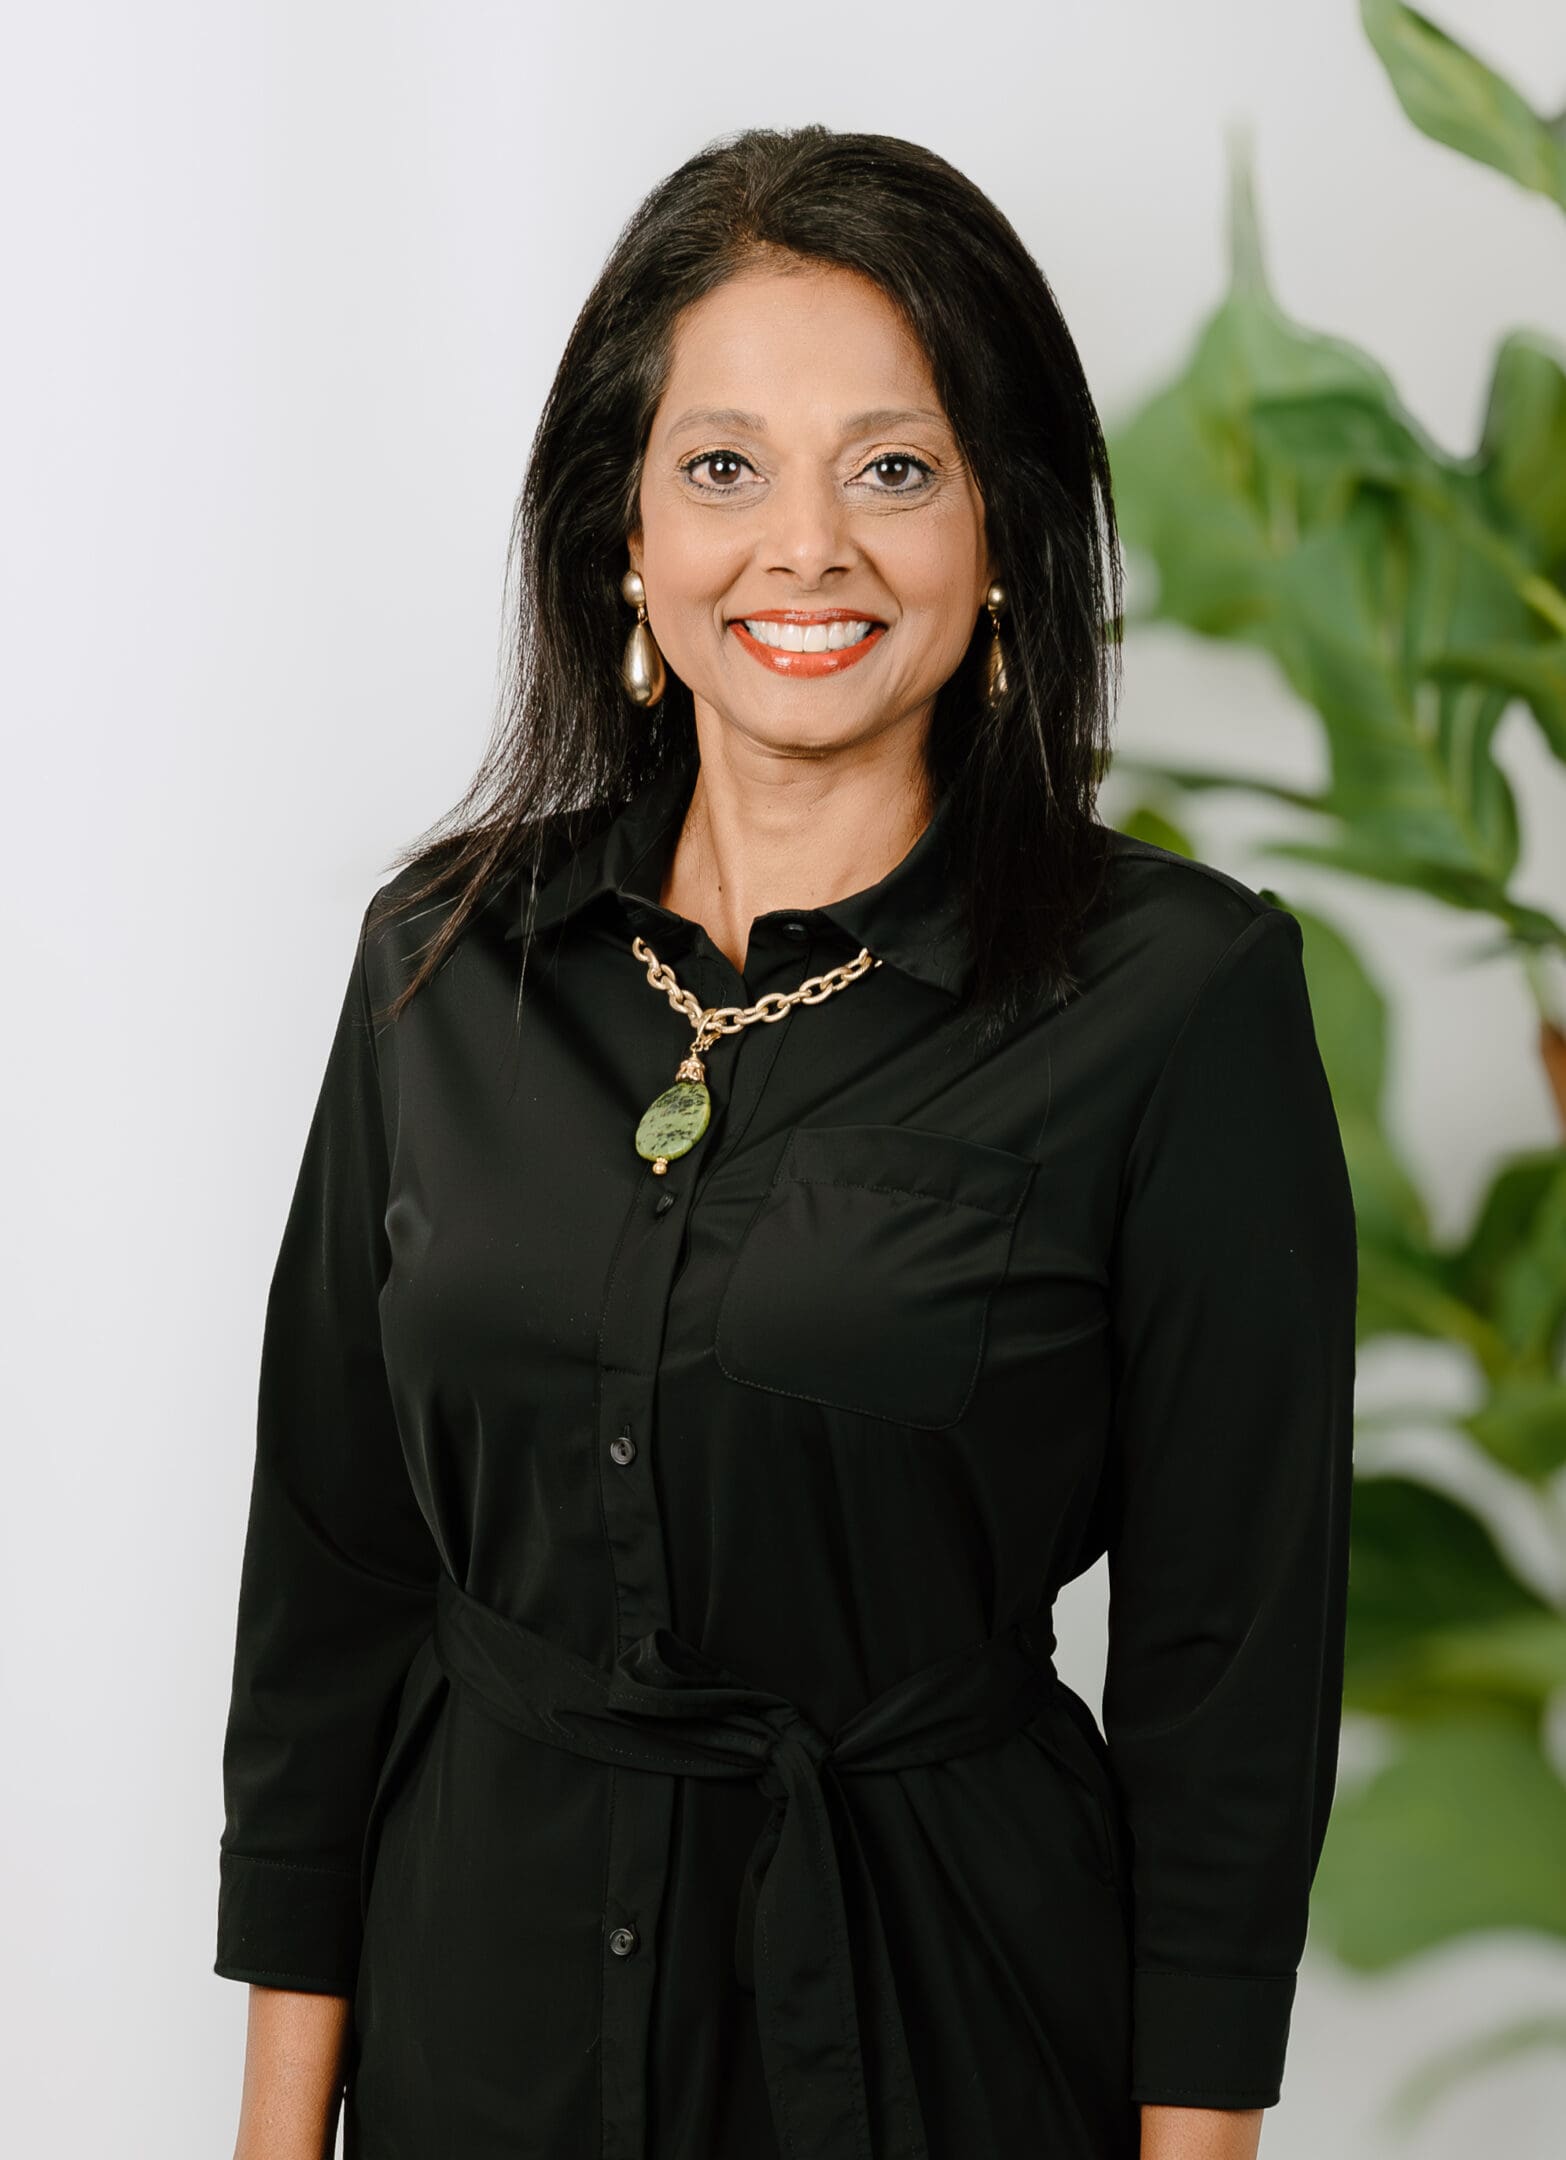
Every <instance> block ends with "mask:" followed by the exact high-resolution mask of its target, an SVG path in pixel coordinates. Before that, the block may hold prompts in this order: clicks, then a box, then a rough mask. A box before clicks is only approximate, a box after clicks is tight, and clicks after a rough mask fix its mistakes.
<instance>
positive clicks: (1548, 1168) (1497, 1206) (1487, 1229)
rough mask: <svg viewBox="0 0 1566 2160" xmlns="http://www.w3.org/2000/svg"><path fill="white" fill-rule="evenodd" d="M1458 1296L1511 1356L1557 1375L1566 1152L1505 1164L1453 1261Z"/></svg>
mask: <svg viewBox="0 0 1566 2160" xmlns="http://www.w3.org/2000/svg"><path fill="white" fill-rule="evenodd" d="M1446 1275H1447V1282H1448V1286H1449V1288H1450V1289H1451V1291H1452V1294H1453V1295H1454V1296H1455V1297H1459V1298H1461V1299H1462V1300H1463V1301H1464V1302H1465V1303H1466V1304H1469V1305H1471V1306H1473V1307H1474V1309H1475V1310H1476V1311H1478V1312H1482V1313H1484V1314H1485V1315H1486V1316H1487V1317H1489V1318H1490V1319H1492V1320H1493V1321H1494V1324H1495V1326H1496V1329H1497V1332H1498V1334H1499V1335H1500V1337H1501V1340H1502V1341H1503V1342H1504V1344H1505V1345H1506V1348H1507V1351H1508V1353H1509V1355H1510V1358H1511V1359H1512V1360H1514V1361H1516V1362H1518V1363H1528V1362H1531V1363H1532V1364H1533V1365H1534V1366H1535V1367H1536V1368H1538V1370H1537V1372H1536V1374H1535V1377H1546V1376H1547V1374H1546V1369H1548V1371H1549V1372H1553V1369H1554V1366H1555V1363H1556V1361H1557V1360H1558V1358H1559V1356H1560V1354H1561V1347H1560V1336H1561V1332H1562V1329H1563V1327H1566V1148H1542V1149H1538V1150H1534V1151H1531V1152H1529V1153H1528V1154H1526V1155H1522V1156H1517V1157H1514V1158H1513V1159H1512V1160H1511V1161H1510V1162H1508V1163H1507V1164H1505V1165H1504V1166H1503V1168H1502V1169H1501V1171H1500V1172H1499V1174H1498V1175H1497V1177H1496V1178H1495V1180H1494V1182H1493V1183H1492V1185H1491V1187H1490V1190H1489V1192H1488V1194H1487V1195H1486V1197H1485V1199H1484V1201H1483V1203H1482V1205H1481V1207H1480V1210H1479V1214H1478V1217H1477V1219H1476V1221H1475V1224H1474V1227H1473V1230H1472V1232H1471V1234H1470V1236H1469V1237H1468V1239H1467V1241H1466V1243H1465V1244H1463V1245H1462V1246H1461V1247H1459V1248H1458V1250H1457V1251H1455V1252H1454V1253H1453V1254H1452V1256H1451V1258H1450V1261H1449V1262H1448V1264H1447V1270H1446Z"/></svg>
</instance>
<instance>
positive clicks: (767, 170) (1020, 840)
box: [387, 126, 1122, 1033]
mask: <svg viewBox="0 0 1566 2160" xmlns="http://www.w3.org/2000/svg"><path fill="white" fill-rule="evenodd" d="M790 259H797V261H798V262H799V265H800V267H801V268H805V267H810V266H814V265H817V264H837V265H841V266H844V267H846V268H849V269H852V270H856V271H858V272H860V273H861V274H862V275H863V276H865V277H867V278H870V279H873V280H874V281H875V283H876V284H877V285H879V286H880V287H881V289H882V290H883V291H884V292H885V293H886V294H887V295H888V297H889V298H890V299H891V300H892V301H893V302H894V303H895V304H896V305H897V306H898V307H899V308H900V309H901V310H902V312H903V314H904V316H905V318H906V320H907V321H908V323H909V325H910V327H911V329H912V331H913V333H914V334H915V336H917V338H918V339H919V341H920V344H921V345H922V347H923V349H924V351H925V353H926V355H927V357H928V360H929V363H930V368H931V372H932V375H933V377H934V380H935V383H936V387H937V389H938V391H939V395H940V398H941V403H942V405H943V406H944V408H945V411H946V414H947V417H948V419H949V420H950V422H951V425H952V427H953V429H954V431H955V433H956V437H957V440H958V443H959V445H960V447H961V450H962V453H963V455H964V457H965V458H966V459H967V461H968V464H969V466H970V468H971V470H972V472H973V475H974V478H975V481H976V482H977V485H978V487H979V490H980V492H981V494H982V496H983V499H984V507H985V515H986V523H987V532H988V536H989V539H990V543H991V548H992V551H993V557H994V561H995V563H996V565H997V570H998V574H999V576H1000V577H1001V579H1002V580H1003V581H1004V583H1005V586H1006V591H1007V597H1008V607H1007V611H1006V613H1005V614H1004V615H1003V617H1002V636H1003V639H1004V645H1005V656H1006V670H1007V676H1008V690H1007V694H1006V697H1005V698H1004V700H1003V701H1002V703H1001V704H1000V706H999V707H998V708H995V709H991V708H990V707H989V706H988V705H987V702H986V700H985V697H984V693H983V669H984V658H985V649H986V645H987V643H988V638H989V635H990V625H989V618H988V617H987V616H986V615H984V614H982V613H981V614H980V616H979V618H978V621H977V623H976V626H975V634H974V637H973V639H972V640H971V642H970V644H969V647H968V650H967V652H966V654H965V655H964V657H963V660H962V662H961V663H960V665H959V666H958V668H957V670H956V672H955V673H954V674H953V675H952V676H951V678H950V679H949V680H948V681H947V682H946V683H944V684H943V685H942V687H941V689H940V691H939V693H938V695H937V698H936V703H935V708H934V712H933V716H932V720H931V726H930V732H929V736H928V738H927V747H926V758H927V763H928V766H929V770H930V775H931V780H932V783H933V785H934V787H935V789H936V790H937V792H939V793H941V794H943V795H945V794H948V793H949V796H950V810H949V818H950V828H951V837H952V844H953V856H952V861H953V866H954V874H955V875H957V876H958V877H959V879H960V881H961V886H962V892H963V907H964V912H965V915H966V920H967V927H968V930H969V934H970V937H971V940H972V949H973V956H974V963H975V964H974V974H973V979H972V982H971V985H970V989H969V993H968V1008H969V1017H970V1018H977V1020H978V1021H979V1024H980V1027H981V1032H983V1033H989V1032H991V1031H992V1030H998V1029H999V1028H1002V1027H1004V1026H1005V1025H1006V1024H1007V1023H1008V1022H1009V1021H1010V1020H1011V1019H1012V1018H1014V1017H1015V1015H1016V1014H1017V1013H1018V1012H1019V1011H1021V1010H1022V1009H1023V1006H1024V1004H1026V1003H1031V1002H1032V1001H1033V1000H1034V999H1036V998H1037V996H1038V995H1039V993H1040V991H1041V990H1042V991H1044V992H1045V994H1046V995H1050V994H1052V995H1055V996H1060V995H1063V994H1065V993H1066V992H1068V991H1069V990H1071V989H1072V988H1074V987H1075V981H1076V978H1075V976H1074V973H1073V970H1072V967H1071V949H1072V942H1073V934H1074V932H1075V930H1076V927H1077V925H1078V924H1079V923H1080V921H1081V919H1082V918H1083V916H1084V914H1085V913H1086V912H1087V910H1088V909H1089V908H1090V906H1091V904H1092V902H1093V900H1094V898H1095V897H1096V894H1097V892H1098V889H1099V886H1100V883H1101V880H1102V877H1103V874H1104V867H1105V862H1106V858H1107V842H1106V836H1105V830H1104V828H1103V826H1102V825H1101V824H1100V823H1099V821H1098V818H1097V814H1096V807H1095V805H1096V799H1097V793H1098V785H1099V782H1100V780H1101V778H1102V776H1103V773H1104V771H1105V769H1106V768H1107V765H1108V762H1109V754H1110V729H1111V725H1112V720H1113V713H1114V706H1115V701H1116V698H1117V696H1118V692H1119V687H1120V683H1119V674H1120V642H1121V628H1122V566H1121V559H1120V545H1119V535H1118V532H1117V529H1116V525H1115V516H1114V505H1113V498H1112V495H1111V490H1110V476H1109V459H1108V453H1107V451H1106V450H1105V446H1104V439H1103V435H1102V432H1101V429H1100V425H1099V420H1098V414H1097V412H1096V410H1095V408H1094V405H1093V400H1092V398H1091V396H1090V395H1089V392H1088V386H1087V382H1086V379H1085V378H1084V375H1083V372H1082V363H1081V361H1080V359H1079V357H1078V355H1077V350H1076V347H1075V345H1074V344H1073V343H1072V340H1071V335H1070V333H1069V331H1068V330H1067V328H1066V325H1065V322H1064V320H1063V318H1062V316H1061V313H1060V309H1059V308H1058V306H1057V305H1056V302H1055V296H1054V294H1053V292H1052V291H1051V290H1050V287H1049V283H1048V281H1047V279H1046V278H1045V276H1044V273H1043V272H1042V271H1041V270H1040V268H1039V266H1038V265H1037V263H1036V262H1035V261H1034V260H1033V258H1032V256H1031V255H1030V254H1029V253H1028V251H1027V249H1026V248H1025V247H1024V245H1023V243H1022V241H1021V240H1020V239H1019V237H1018V236H1017V234H1016V232H1015V231H1014V230H1013V228H1012V226H1011V225H1010V223H1009V222H1008V221H1007V219H1006V218H1005V217H1004V216H1002V214H1001V212H1000V211H999V210H998V209H997V208H996V207H995V205H994V204H993V203H992V202H990V201H989V199H988V198H987V197H986V196H985V195H984V194H983V193H982V192H981V191H980V190H979V189H978V188H977V187H975V186H974V185H973V183H972V182H971V181H970V180H968V179H966V178H964V176H963V175H962V174H961V173H960V172H958V171H957V170H956V169H955V167H953V166H951V165H949V164H948V163H947V162H946V161H945V159H943V158H941V157H938V156H937V155H936V154H935V153H934V152H933V151H931V150H926V149H923V148H922V147H921V146H920V145H919V144H917V143H912V142H904V141H902V140H901V139H899V138H898V137H897V136H894V135H870V134H859V133H838V132H836V131H834V130H833V129H831V128H827V127H821V126H808V127H798V128H789V129H774V128H747V129H746V130H744V131H743V132H741V133H736V134H733V135H730V136H726V137H720V138H719V139H718V140H717V141H716V142H714V143H712V144H710V145H709V146H708V147H707V148H706V149H704V150H702V151H700V152H698V154H697V155H696V156H694V157H692V158H690V159H688V160H687V161H686V163H685V164H683V165H681V166H680V167H679V169H678V170H677V171H675V172H673V173H671V174H670V175H669V177H668V178H667V179H666V180H664V181H662V182H661V183H660V184H659V185H658V186H657V187H655V188H654V189H653V191H652V192H651V194H650V195H648V196H647V198H646V199H645V200H644V201H643V202H642V203H641V205H640V206H639V208H638V209H637V210H636V211H635V212H634V214H633V215H632V217H631V218H630V219H629V221H628V222H627V224H626V225H625V227H624V228H623V230H622V231H621V233H620V235H619V238H618V239H617V240H616V242H615V245H614V247H613V249H612V251H611V253H610V255H609V259H608V261H607V262H606V263H605V265H604V268H603V271H602V273H601V274H600V276H599V278H598V281H597V283H596V284H595V285H594V287H593V289H592V291H591V292H590V293H589V295H588V297H587V300H586V302H585V304H584V305H583V308H582V311H581V313H580V314H579V315H578V317H577V319H576V323H575V326H574V327H573V329H572V331H571V335H570V338H569V339H568V340H567V343H566V348H565V351H564V353H563V354H562V355H561V360H560V365H559V367H558V369H557V370H556V373H555V378H554V381H553V383H552V384H551V386H550V390H549V395H548V397H547V399H546V401H545V404H544V410H543V415H542V417H541V419H540V421H539V424H538V429H537V432H536V434H535V435H534V438H533V445H532V451H531V455H530V458H529V462H528V468H527V473H526V477H525V479H524V482H523V486H522V491H521V494H520V496H519V498H518V502H517V507H516V514H515V518H514V521H513V526H512V532H511V544H510V551H509V554H508V559H507V589H508V602H507V611H508V640H507V651H506V655H505V668H504V681H505V695H504V699H503V706H502V710H501V712H500V713H499V715H498V717H497V719H496V722H495V727H494V733H493V736H492V740H491V743H490V746H489V748H488V750H487V751H486V752H485V755H484V758H483V761H482V763H481V765H480V766H479V769H478V771H477V773H476V774H475V776H474V779H473V781H472V783H471V785H470V787H469V788H468V791H467V793H466V794H465V795H464V796H463V798H462V800H461V801H460V802H459V803H457V804H456V805H455V806H454V807H453V809H452V810H451V811H449V812H448V813H447V814H446V816H445V817H444V818H443V819H441V820H440V821H439V823H438V824H437V826H436V827H433V828H431V834H432V835H433V837H431V834H427V835H426V836H425V837H424V838H422V839H421V840H419V841H416V842H414V843H413V844H412V845H411V846H410V847H408V848H406V849H404V850H403V852H402V854H401V855H400V856H399V857H398V858H397V863H398V866H399V870H400V873H401V874H399V876H398V879H397V886H398V892H397V896H396V900H395V902H394V903H392V906H393V910H394V911H401V910H402V909H404V908H407V907H410V906H412V905H414V904H415V903H419V902H427V901H429V900H430V898H431V897H432V896H433V895H436V894H450V895H452V896H453V902H454V904H452V905H451V906H449V907H447V906H443V907H441V908H440V909H439V910H438V914H439V917H440V927H439V929H438V931H437V932H436V933H435V934H434V935H433V936H432V937H431V938H430V939H429V940H428V942H427V944H426V945H425V947H424V948H423V949H422V957H421V959H420V961H419V964H418V966H417V968H416V970H415V971H414V972H413V973H412V974H411V976H410V979H409V980H408V981H407V982H406V983H405V984H404V986H403V988H402V990H401V992H400V994H399V995H398V997H397V999H396V1000H395V1002H394V1003H393V1004H391V1005H390V1006H389V1007H388V1008H387V1014H388V1016H389V1017H395V1016H396V1014H397V1013H399V1012H400V1011H401V1010H402V1008H403V1006H404V1005H405V1004H406V1003H407V1002H408V1000H409V999H411V998H412V997H413V995H414V994H415V993H416V991H417V990H418V989H419V987H420V986H421V985H422V984H423V983H424V982H425V981H426V980H427V979H428V978H429V976H430V975H431V974H433V972H434V971H435V969H436V968H437V967H439V966H440V965H441V963H442V961H443V959H444V958H445V956H446V955H447V953H448V952H449V950H450V948H451V947H452V945H453V943H454V942H455V940H456V939H457V938H458V937H459V936H460V935H461V933H462V930H463V926H464V924H465V923H466V922H467V920H468V919H469V917H470V916H471V915H472V914H473V913H474V911H475V910H476V909H477V908H478V907H479V906H481V905H482V904H483V902H484V900H485V898H486V896H487V895H489V894H490V893H491V892H492V891H493V890H494V889H495V887H496V884H497V881H504V880H506V879H508V878H509V877H510V876H511V874H512V873H513V872H514V871H518V870H520V871H521V874H522V879H523V885H522V890H523V891H526V890H527V889H528V885H529V880H530V879H531V878H537V877H539V876H541V875H542V874H544V872H545V870H546V869H547V867H548V864H549V859H550V856H551V851H555V850H558V849H560V848H561V847H570V846H576V845H579V844H580V842H581V841H582V839H584V838H585V837H586V836H587V835H588V834H589V833H590V832H591V831H592V830H593V829H594V828H595V826H596V824H597V823H598V822H599V821H602V820H607V819H608V818H610V817H612V816H613V815H614V814H615V812H616V811H617V810H618V808H619V807H620V806H621V804H622V803H623V802H624V801H625V800H626V799H627V798H628V797H629V796H630V795H631V794H632V793H634V792H635V790H636V789H637V788H638V787H640V786H641V785H642V784H643V782H645V781H646V780H648V779H650V778H651V777H652V776H653V774H654V773H655V772H656V771H657V770H658V769H660V768H661V767H662V765H663V764H664V762H665V761H666V760H667V759H668V758H669V757H670V756H671V755H673V754H676V753H677V752H678V751H679V750H680V749H681V748H684V747H688V746H689V745H690V744H691V742H692V741H693V739H694V734H693V731H694V715H693V707H692V701H691V696H690V692H689V690H688V689H687V688H686V687H685V685H684V684H683V683H681V682H679V681H678V680H677V679H676V678H675V677H674V676H673V674H672V673H671V674H670V675H669V679H668V685H667V688H666V690H665V693H664V695H663V697H662V699H661V700H660V701H659V704H658V705H657V706H656V707H654V708H652V709H650V710H643V709H640V708H638V707H636V706H634V705H632V704H631V703H630V701H629V699H628V698H627V697H626V695H625V692H624V690H623V689H622V687H621V684H620V676H619V668H620V658H621V653H622V650H623V648H624V644H625V639H626V636H627V634H628V631H629V628H630V625H631V622H632V620H633V619H634V618H633V617H632V614H631V611H630V610H629V609H628V608H627V606H626V604H625V602H624V600H623V599H622V598H621V596H620V590H619V586H620V579H621V576H622V575H623V573H624V571H625V569H626V567H627V563H628V560H629V557H628V554H627V536H628V535H629V534H630V533H631V532H632V531H633V530H634V529H635V528H636V525H637V522H638V503H639V497H640V488H641V469H642V460H643V457H644V455H645V449H646V443H647V438H648V434H649V432H650V429H651V425H652V420H653V416H654V414H655V412H656V410H657V407H658V405H659V402H660V400H661V398H662V395H663V391H664V386H665V384H666V382H667V380H668V374H669V369H670V363H671V356H672V339H673V333H674V329H675V325H676V322H677V319H678V317H679V315H680V313H681V311H682V309H684V308H686V307H688V306H689V305H690V304H691V303H692V302H693V301H695V300H698V299H700V298H701V297H702V295H703V294H705V293H708V292H711V291H712V290H713V289H714V288H715V287H716V286H719V285H722V284H723V283H724V282H725V281H726V280H727V279H729V278H731V277H733V276H734V275H735V274H736V273H737V272H739V271H742V270H745V269H747V268H750V267H753V266H758V265H765V266H766V267H769V268H784V269H786V268H788V267H789V265H790ZM513 581H514V595H515V596H514V600H513V599H512V598H511V597H509V596H510V594H511V592H512V589H513ZM555 859H558V855H557V854H556V856H555ZM421 873H427V874H426V875H425V876H424V882H423V883H421V884H415V885H410V882H409V879H410V876H411V877H412V878H414V879H417V878H418V876H419V875H420V874H421ZM527 942H528V941H527V940H525V939H524V941H523V945H522V951H523V953H524V954H525V951H526V946H527Z"/></svg>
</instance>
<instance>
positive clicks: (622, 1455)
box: [609, 1432, 636, 1463]
mask: <svg viewBox="0 0 1566 2160" xmlns="http://www.w3.org/2000/svg"><path fill="white" fill-rule="evenodd" d="M609 1452H610V1454H611V1455H612V1456H613V1457H614V1459H615V1461H616V1462H617V1463H628V1462H634V1461H635V1459H636V1442H635V1441H634V1440H633V1439H632V1438H631V1436H630V1434H629V1433H628V1432H623V1433H620V1434H618V1435H617V1436H616V1437H615V1438H614V1439H613V1440H611V1441H610V1443H609Z"/></svg>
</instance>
